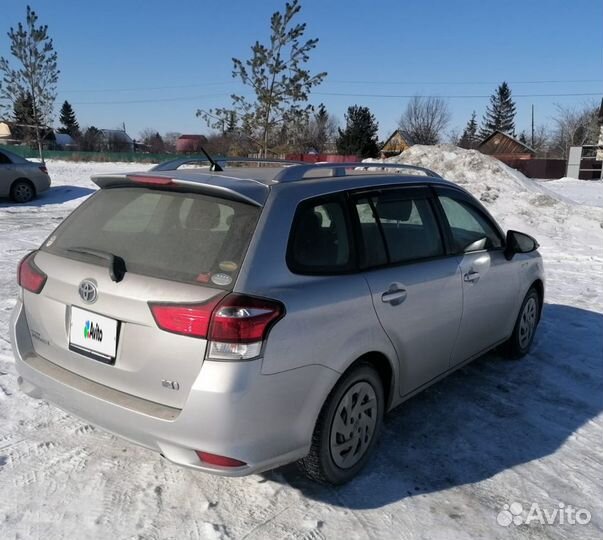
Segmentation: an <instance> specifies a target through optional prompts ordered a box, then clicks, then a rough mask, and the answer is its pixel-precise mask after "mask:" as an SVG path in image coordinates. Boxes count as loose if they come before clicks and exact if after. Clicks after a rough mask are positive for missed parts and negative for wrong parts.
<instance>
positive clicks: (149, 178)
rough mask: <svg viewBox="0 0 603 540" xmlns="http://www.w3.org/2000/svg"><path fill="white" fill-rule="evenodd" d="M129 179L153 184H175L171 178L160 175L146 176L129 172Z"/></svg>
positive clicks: (139, 182) (138, 182)
mask: <svg viewBox="0 0 603 540" xmlns="http://www.w3.org/2000/svg"><path fill="white" fill-rule="evenodd" d="M126 178H128V180H131V181H132V182H136V183H137V184H151V185H156V186H170V185H173V184H174V181H173V180H172V179H171V178H161V177H160V176H144V175H139V174H129V175H127V176H126Z"/></svg>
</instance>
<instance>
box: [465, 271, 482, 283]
mask: <svg viewBox="0 0 603 540" xmlns="http://www.w3.org/2000/svg"><path fill="white" fill-rule="evenodd" d="M479 277H480V276H479V272H475V271H473V270H471V271H470V272H467V273H466V274H465V275H464V276H463V281H466V282H469V283H470V282H473V281H477V280H478V279H479Z"/></svg>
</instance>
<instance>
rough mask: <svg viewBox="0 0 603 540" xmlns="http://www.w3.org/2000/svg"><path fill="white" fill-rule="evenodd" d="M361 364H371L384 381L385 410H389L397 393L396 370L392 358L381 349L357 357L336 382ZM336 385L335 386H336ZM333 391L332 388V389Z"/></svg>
mask: <svg viewBox="0 0 603 540" xmlns="http://www.w3.org/2000/svg"><path fill="white" fill-rule="evenodd" d="M359 364H369V365H370V366H371V367H373V368H374V369H375V371H376V372H377V373H378V375H379V378H380V379H381V382H382V383H383V393H384V395H385V410H386V411H388V410H389V409H390V408H391V406H392V403H393V400H394V397H395V396H396V395H397V394H396V371H395V370H394V365H393V363H392V361H391V359H390V358H388V357H387V355H385V354H384V353H383V352H381V351H369V352H366V353H364V354H362V355H361V356H359V357H358V358H356V359H355V360H354V361H353V362H351V363H350V365H349V366H348V367H347V368H346V369H345V371H344V372H343V373H342V374H341V375H340V377H339V378H338V379H337V382H336V383H335V386H336V385H337V384H338V383H339V381H340V380H341V379H342V377H344V376H345V374H346V373H348V372H349V371H351V370H352V369H354V368H355V367H356V366H358V365H359ZM335 386H334V387H335ZM331 391H332V389H331Z"/></svg>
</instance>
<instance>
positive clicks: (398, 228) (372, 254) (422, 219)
mask: <svg viewBox="0 0 603 540" xmlns="http://www.w3.org/2000/svg"><path fill="white" fill-rule="evenodd" d="M356 211H357V213H358V219H359V221H360V229H361V235H362V241H363V245H364V264H363V266H365V267H368V266H379V265H382V264H386V263H390V264H391V263H403V262H409V261H413V260H418V259H425V258H429V257H437V256H439V255H443V254H444V246H443V243H442V238H441V236H440V231H439V228H438V224H437V221H436V218H435V215H434V212H433V210H432V207H431V203H430V202H429V200H428V199H427V198H425V197H419V196H417V197H411V198H409V197H407V196H405V195H404V194H400V193H399V192H385V193H381V194H375V195H370V196H362V197H360V198H358V199H357V201H356Z"/></svg>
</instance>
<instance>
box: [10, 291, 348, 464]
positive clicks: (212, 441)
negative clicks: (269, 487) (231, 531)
mask: <svg viewBox="0 0 603 540" xmlns="http://www.w3.org/2000/svg"><path fill="white" fill-rule="evenodd" d="M11 342H12V346H13V352H14V355H15V359H16V368H17V372H18V373H19V386H20V388H21V390H22V391H24V392H25V393H27V394H29V395H30V396H32V397H35V398H42V399H46V400H48V401H50V402H52V403H54V404H56V405H57V406H59V407H60V408H62V409H64V410H66V411H67V412H69V413H72V414H74V415H75V416H78V417H80V418H82V419H83V420H85V421H87V422H90V423H91V424H94V425H96V426H98V427H100V428H101V429H104V430H106V431H108V432H110V433H113V434H115V435H117V436H119V437H121V438H124V439H126V440H129V441H131V442H133V443H136V444H138V445H141V446H144V447H146V448H149V449H151V450H154V451H157V452H159V453H161V454H162V455H163V456H164V457H166V458H167V459H168V460H170V461H172V462H174V463H176V464H178V465H183V466H187V467H192V468H194V469H198V470H201V471H206V472H211V473H215V474H220V475H224V476H244V475H247V474H251V473H256V472H260V471H264V470H267V469H272V468H275V467H277V466H280V465H283V464H285V463H289V462H291V461H295V460H296V459H299V458H301V457H303V456H304V455H306V454H307V452H308V450H309V447H310V442H311V437H312V432H313V429H314V424H315V421H316V418H317V417H318V413H319V411H320V408H321V406H322V403H323V402H324V400H325V398H326V396H327V395H328V392H329V390H330V388H331V387H332V385H333V384H334V383H335V381H336V380H337V377H338V374H337V373H336V372H335V371H332V370H330V369H328V368H325V367H322V366H317V365H311V366H306V367H304V368H300V369H295V370H290V371H286V372H281V373H277V374H274V375H262V374H261V360H256V361H250V362H209V361H205V362H204V363H203V366H202V368H201V371H200V373H199V375H198V377H197V380H196V381H195V383H194V384H193V387H192V389H191V392H190V394H189V396H188V399H187V401H186V404H185V406H184V408H183V409H181V410H180V409H174V408H172V407H166V406H163V405H160V404H157V403H153V402H150V401H147V400H144V399H141V398H137V397H135V396H131V395H129V394H125V393H123V392H119V391H116V390H114V389H112V388H108V387H106V386H103V385H101V384H98V383H96V382H94V381H90V380H89V379H86V378H84V377H81V376H79V375H77V374H75V373H73V372H71V371H67V370H65V369H64V368H61V367H60V366H57V365H56V364H53V363H52V362H49V361H48V360H46V359H44V358H42V357H41V356H39V355H37V354H36V353H35V351H34V348H33V344H32V341H31V334H30V331H29V328H28V325H27V320H26V317H25V311H24V309H23V304H22V302H21V301H18V302H17V305H16V306H15V309H14V311H13V315H12V319H11ZM158 382H159V381H158ZM195 450H202V451H204V452H210V453H212V454H218V455H221V456H227V457H231V458H235V459H238V460H240V461H242V462H244V463H246V465H245V466H241V467H237V468H227V467H219V466H214V465H209V464H206V463H204V462H202V461H200V459H199V458H198V457H197V454H196V453H195Z"/></svg>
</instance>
